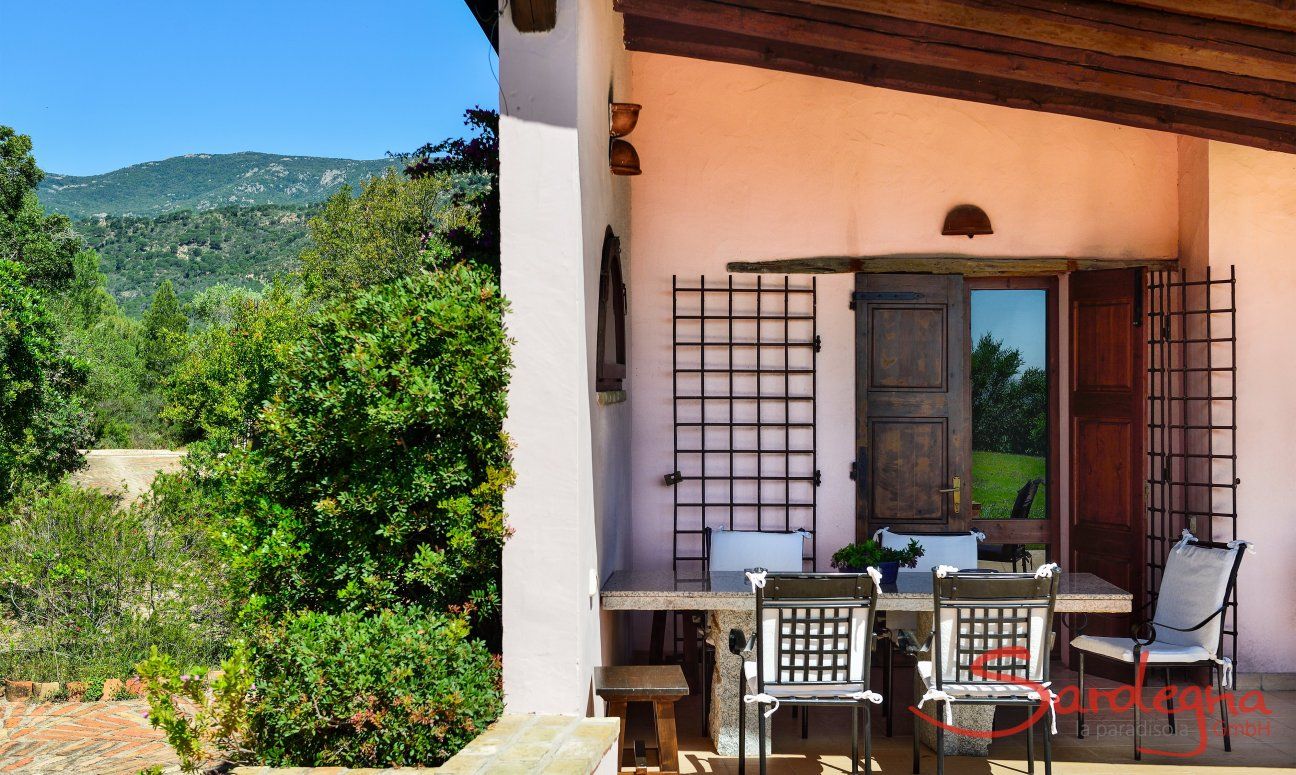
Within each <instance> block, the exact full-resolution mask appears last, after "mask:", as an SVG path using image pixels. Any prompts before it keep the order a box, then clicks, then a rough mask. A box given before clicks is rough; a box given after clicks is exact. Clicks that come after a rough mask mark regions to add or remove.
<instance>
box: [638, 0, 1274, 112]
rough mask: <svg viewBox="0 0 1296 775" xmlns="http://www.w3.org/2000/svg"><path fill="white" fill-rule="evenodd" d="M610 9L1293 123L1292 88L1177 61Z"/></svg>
mask: <svg viewBox="0 0 1296 775" xmlns="http://www.w3.org/2000/svg"><path fill="white" fill-rule="evenodd" d="M762 5H763V6H765V7H769V8H779V9H782V11H783V12H786V13H789V14H790V13H792V12H794V11H795V10H796V9H804V8H805V6H804V4H801V3H788V2H786V0H773V2H770V0H762ZM616 7H617V8H619V9H621V10H622V11H623V12H625V13H628V14H633V15H637V16H643V17H645V18H652V19H657V20H660V21H667V22H671V23H675V24H686V25H689V26H692V27H699V28H704V29H712V30H717V31H723V32H732V33H739V34H742V35H745V36H749V37H752V38H758V39H766V40H778V41H782V42H785V43H791V44H796V45H801V46H806V47H812V48H821V49H825V50H829V51H835V52H841V53H847V54H855V55H864V56H871V57H877V58H882V59H887V60H895V61H898V62H905V63H908V64H915V65H923V66H930V67H941V68H946V69H950V70H957V71H959V72H965V73H975V74H979V75H986V76H995V77H1003V76H1007V77H1010V78H1011V79H1013V80H1017V81H1024V82H1029V83H1034V84H1039V85H1042V86H1050V87H1055V88H1063V89H1074V90H1082V91H1086V92H1090V93H1093V94H1101V95H1106V96H1112V97H1120V98H1126V99H1136V100H1140V101H1144V102H1150V103H1156V104H1165V105H1171V106H1175V107H1181V108H1190V109H1194V110H1203V111H1214V112H1222V113H1227V114H1229V115H1233V116H1242V117H1245V118H1251V119H1257V120H1262V121H1275V120H1278V121H1282V120H1285V121H1287V122H1291V123H1292V124H1293V125H1294V126H1296V83H1277V82H1273V81H1262V80H1258V79H1254V78H1245V77H1242V76H1233V75H1227V74H1221V73H1209V72H1205V71H1196V70H1192V69H1191V68H1185V67H1179V66H1176V65H1164V64H1157V63H1148V62H1141V61H1138V62H1123V61H1119V60H1117V58H1114V57H1110V56H1106V55H1101V54H1098V55H1094V56H1092V57H1088V58H1086V60H1085V61H1084V63H1080V62H1078V61H1075V60H1071V61H1068V60H1067V59H1065V58H1058V57H1063V56H1071V55H1073V53H1074V52H1070V51H1069V50H1068V49H1063V48H1059V47H1050V46H1046V45H1042V44H1039V43H1034V42H1031V41H1018V40H1014V39H1008V38H1002V37H999V36H995V35H986V34H982V33H977V32H966V31H962V30H940V29H934V28H932V27H931V25H926V24H915V23H913V22H908V21H903V20H898V19H892V18H889V17H884V16H868V15H864V14H848V15H847V16H848V17H850V18H852V19H853V20H854V21H855V23H856V24H855V25H848V24H841V23H836V22H833V21H829V20H819V19H812V18H804V17H795V16H791V15H785V13H783V12H780V13H771V12H769V11H757V10H751V9H748V8H739V7H736V6H733V5H729V4H727V3H721V2H712V1H711V0H618V2H617V6H616ZM856 25H859V26H856ZM865 25H867V26H865ZM1291 70H1292V72H1294V73H1296V56H1293V57H1292V63H1291ZM1192 78H1199V79H1200V82H1194V81H1193V80H1189V79H1192Z"/></svg>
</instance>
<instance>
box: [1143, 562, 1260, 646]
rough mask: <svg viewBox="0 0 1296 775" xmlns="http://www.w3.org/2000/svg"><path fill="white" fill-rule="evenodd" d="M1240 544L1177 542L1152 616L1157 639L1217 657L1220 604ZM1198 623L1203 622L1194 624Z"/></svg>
mask: <svg viewBox="0 0 1296 775" xmlns="http://www.w3.org/2000/svg"><path fill="white" fill-rule="evenodd" d="M1245 548H1246V547H1245V545H1244V544H1239V545H1238V546H1235V547H1233V548H1231V549H1230V548H1229V547H1228V546H1227V545H1225V544H1215V543H1210V542H1206V541H1200V542H1196V543H1186V544H1183V543H1181V544H1176V545H1175V548H1173V549H1171V550H1170V555H1169V556H1168V557H1167V558H1166V564H1165V570H1164V571H1163V572H1162V574H1161V587H1160V589H1159V590H1158V591H1157V599H1156V613H1155V614H1154V615H1153V616H1152V626H1153V627H1155V628H1156V640H1157V642H1159V643H1170V644H1173V645H1177V646H1201V647H1202V648H1204V649H1206V650H1207V651H1208V652H1210V655H1211V656H1213V657H1214V656H1219V648H1220V643H1221V641H1222V636H1223V630H1224V606H1225V604H1226V603H1227V602H1228V599H1229V596H1230V595H1231V594H1232V592H1233V585H1234V584H1235V583H1236V581H1237V573H1238V567H1239V566H1240V565H1241V564H1242V555H1243V554H1245V551H1244V550H1245ZM1208 618H1209V621H1207V619H1208ZM1202 622H1205V624H1204V625H1202V626H1201V627H1198V625H1199V624H1201V623H1202ZM1158 625H1160V626H1158ZM1167 625H1168V626H1167ZM1170 627H1177V628H1179V629H1178V630H1173V629H1170ZM1193 628H1196V629H1193ZM1180 630H1190V631H1189V632H1180Z"/></svg>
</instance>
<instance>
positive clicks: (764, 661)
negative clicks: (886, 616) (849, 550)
mask: <svg viewBox="0 0 1296 775" xmlns="http://www.w3.org/2000/svg"><path fill="white" fill-rule="evenodd" d="M877 592H878V591H877V587H876V586H875V585H874V583H873V579H872V577H870V576H869V575H868V574H865V573H770V574H768V575H767V576H766V577H765V586H764V587H763V588H759V589H757V590H756V621H757V622H759V623H760V626H759V628H758V629H757V638H756V653H757V659H756V676H757V683H758V685H759V686H760V691H762V692H763V691H765V687H767V686H789V685H816V684H843V683H849V684H861V685H863V686H864V687H865V688H867V686H868V681H869V667H870V664H869V660H870V655H871V653H872V648H871V646H872V636H873V624H874V620H875V618H876V614H877Z"/></svg>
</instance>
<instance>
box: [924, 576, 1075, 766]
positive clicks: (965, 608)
mask: <svg viewBox="0 0 1296 775" xmlns="http://www.w3.org/2000/svg"><path fill="white" fill-rule="evenodd" d="M932 575H933V579H932V593H933V597H934V606H935V607H934V610H935V628H934V630H933V632H932V636H931V638H930V639H929V641H928V642H929V644H930V646H929V648H926V649H923V650H924V651H927V653H928V657H929V658H928V659H926V660H923V661H920V662H919V663H918V675H919V677H920V678H921V679H922V681H923V684H924V687H925V689H926V691H925V693H924V694H923V696H922V698H921V699H919V700H918V701H917V703H916V704H917V705H918V707H919V708H921V707H922V706H923V705H924V704H926V703H927V702H928V701H935V703H936V704H937V705H940V704H941V703H944V704H945V718H944V721H945V723H946V724H951V723H952V713H953V706H956V705H965V704H969V705H996V706H998V705H1020V706H1025V707H1027V708H1030V709H1031V712H1032V713H1034V712H1038V709H1039V708H1041V707H1048V709H1049V712H1050V715H1051V713H1052V694H1051V692H1049V690H1048V689H1047V686H1048V684H1049V646H1050V644H1051V641H1052V638H1051V633H1052V631H1053V608H1054V605H1055V604H1056V602H1057V588H1058V576H1059V575H1060V572H1059V571H1058V567H1057V566H1056V565H1051V564H1050V565H1044V566H1041V567H1040V569H1039V570H1038V571H1036V572H1035V573H1033V574H1031V573H990V572H985V571H964V572H959V571H957V569H953V568H936V569H935V570H933V571H932ZM978 664H980V665H981V666H983V668H984V669H978V668H977V667H976V665H978ZM1041 690H1042V691H1041ZM1034 726H1035V722H1033V721H1032V722H1031V723H1030V724H1029V725H1028V726H1027V727H1026V761H1027V767H1028V772H1031V773H1034V771H1035V752H1034V739H1035V735H1034ZM1050 731H1052V732H1056V729H1052V726H1050ZM913 771H914V775H918V771H919V756H918V730H917V729H915V730H914V742H913ZM1052 771H1053V751H1052V745H1051V740H1050V734H1049V731H1046V732H1045V734H1044V772H1045V773H1046V775H1051V773H1052ZM936 772H937V773H938V775H944V772H945V730H944V728H943V727H941V726H940V725H937V726H936Z"/></svg>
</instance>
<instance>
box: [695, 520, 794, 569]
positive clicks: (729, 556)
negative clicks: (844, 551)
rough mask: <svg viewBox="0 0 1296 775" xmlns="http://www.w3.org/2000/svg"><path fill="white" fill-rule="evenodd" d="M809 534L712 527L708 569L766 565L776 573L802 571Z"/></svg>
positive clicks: (746, 567) (745, 567)
mask: <svg viewBox="0 0 1296 775" xmlns="http://www.w3.org/2000/svg"><path fill="white" fill-rule="evenodd" d="M808 535H809V533H806V532H804V531H801V530H798V531H794V532H791V533H762V532H758V531H755V530H712V531H711V551H710V554H709V558H710V559H709V562H708V566H707V567H708V569H709V570H711V571H712V572H715V571H744V570H749V569H751V568H764V569H765V570H767V571H770V572H772V573H801V572H802V571H803V570H804V569H805V564H804V562H803V561H802V557H803V556H804V550H805V539H806V536H808Z"/></svg>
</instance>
